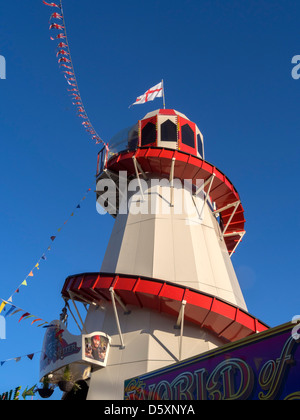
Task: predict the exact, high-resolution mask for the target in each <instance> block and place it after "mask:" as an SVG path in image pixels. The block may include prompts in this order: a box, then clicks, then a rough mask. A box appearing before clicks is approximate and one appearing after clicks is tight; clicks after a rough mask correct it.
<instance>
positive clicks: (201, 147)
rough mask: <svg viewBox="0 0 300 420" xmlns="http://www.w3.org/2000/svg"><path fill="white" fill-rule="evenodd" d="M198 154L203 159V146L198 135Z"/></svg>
mask: <svg viewBox="0 0 300 420" xmlns="http://www.w3.org/2000/svg"><path fill="white" fill-rule="evenodd" d="M197 143H198V153H199V155H200V156H201V157H202V158H203V144H202V140H201V136H200V134H197Z"/></svg>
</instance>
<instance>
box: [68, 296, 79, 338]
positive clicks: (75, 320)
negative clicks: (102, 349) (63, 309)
mask: <svg viewBox="0 0 300 420" xmlns="http://www.w3.org/2000/svg"><path fill="white" fill-rule="evenodd" d="M66 305H67V307H68V309H69V311H70V314H71V315H72V318H73V319H74V322H75V324H76V325H77V327H78V329H79V331H80V334H82V329H81V328H80V326H79V324H78V322H77V319H76V318H75V316H74V314H73V312H72V310H71V308H70V305H69V302H66Z"/></svg>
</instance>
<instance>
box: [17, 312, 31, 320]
mask: <svg viewBox="0 0 300 420" xmlns="http://www.w3.org/2000/svg"><path fill="white" fill-rule="evenodd" d="M28 315H30V313H29V312H26V313H25V314H23V315H22V316H21V318H20V319H19V322H21V321H22V319H23V318H24V317H25V316H28Z"/></svg>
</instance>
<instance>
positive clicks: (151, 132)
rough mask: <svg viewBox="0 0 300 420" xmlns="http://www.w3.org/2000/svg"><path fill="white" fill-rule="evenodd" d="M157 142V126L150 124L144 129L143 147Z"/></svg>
mask: <svg viewBox="0 0 300 420" xmlns="http://www.w3.org/2000/svg"><path fill="white" fill-rule="evenodd" d="M155 142H156V124H153V123H152V122H148V124H146V125H145V127H144V128H143V129H142V140H141V145H142V146H146V145H147V144H150V143H155Z"/></svg>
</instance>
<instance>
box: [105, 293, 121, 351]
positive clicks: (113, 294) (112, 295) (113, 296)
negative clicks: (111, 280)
mask: <svg viewBox="0 0 300 420" xmlns="http://www.w3.org/2000/svg"><path fill="white" fill-rule="evenodd" d="M109 292H110V296H111V301H112V304H113V308H114V313H115V318H116V324H117V328H118V332H119V336H120V341H121V349H125V346H124V341H123V336H122V331H121V327H120V321H119V316H118V311H117V306H116V301H115V292H114V289H113V288H112V287H111V288H110V289H109Z"/></svg>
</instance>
